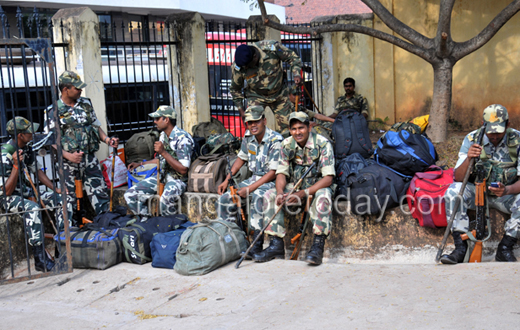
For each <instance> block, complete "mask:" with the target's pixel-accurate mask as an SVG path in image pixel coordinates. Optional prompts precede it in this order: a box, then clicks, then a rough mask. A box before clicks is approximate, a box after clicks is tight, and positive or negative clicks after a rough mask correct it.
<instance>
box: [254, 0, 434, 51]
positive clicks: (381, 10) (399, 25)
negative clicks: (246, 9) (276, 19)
mask: <svg viewBox="0 0 520 330" xmlns="http://www.w3.org/2000/svg"><path fill="white" fill-rule="evenodd" d="M361 1H362V2H363V3H364V4H365V5H367V6H368V7H369V8H370V9H372V11H373V12H374V13H375V14H376V15H377V17H379V19H381V21H382V22H383V23H385V25H386V26H388V27H389V28H390V29H391V30H392V31H394V32H395V33H397V34H399V35H400V36H401V37H403V38H405V39H406V40H408V41H410V42H411V43H413V44H414V45H416V46H419V47H422V48H431V47H432V46H433V43H432V39H430V38H427V37H425V36H424V35H422V34H420V33H419V32H417V31H415V30H414V29H412V28H411V27H409V26H408V25H406V24H404V23H403V22H401V21H400V20H399V19H397V18H396V17H395V16H394V15H392V14H391V13H390V12H389V11H388V10H387V9H386V8H385V6H383V5H382V4H381V2H379V1H378V0H361ZM262 2H263V0H262Z"/></svg>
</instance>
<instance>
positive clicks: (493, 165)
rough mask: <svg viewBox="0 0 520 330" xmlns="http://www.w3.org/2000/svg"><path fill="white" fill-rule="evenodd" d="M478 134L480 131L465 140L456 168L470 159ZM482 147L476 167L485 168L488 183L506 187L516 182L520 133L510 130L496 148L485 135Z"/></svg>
mask: <svg viewBox="0 0 520 330" xmlns="http://www.w3.org/2000/svg"><path fill="white" fill-rule="evenodd" d="M478 132H479V130H475V131H473V132H471V133H469V134H468V135H466V137H465V138H464V141H463V142H462V146H461V147H460V151H459V159H458V160H457V164H456V165H455V168H457V167H459V166H460V165H462V163H463V162H464V161H465V160H466V158H468V151H469V148H470V147H471V145H472V144H474V143H476V142H475V140H476V136H477V135H478ZM482 145H483V149H482V153H481V154H480V159H479V161H478V162H477V165H476V166H477V167H483V168H484V170H485V172H486V179H487V181H488V182H502V183H503V184H505V185H508V184H512V183H513V182H516V181H517V179H518V173H520V165H519V164H518V152H519V149H520V132H519V131H517V130H515V129H512V128H508V129H507V133H506V135H505V136H504V138H503V139H502V141H500V143H499V144H498V146H496V147H495V146H494V145H493V144H492V143H491V142H490V141H489V139H488V137H487V136H486V135H485V134H484V137H483V139H482ZM473 179H474V178H473Z"/></svg>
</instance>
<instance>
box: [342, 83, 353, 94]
mask: <svg viewBox="0 0 520 330" xmlns="http://www.w3.org/2000/svg"><path fill="white" fill-rule="evenodd" d="M343 87H344V88H345V94H347V95H354V89H355V87H354V85H353V84H352V83H351V82H348V83H346V84H345V85H343Z"/></svg>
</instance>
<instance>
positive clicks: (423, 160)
mask: <svg viewBox="0 0 520 330" xmlns="http://www.w3.org/2000/svg"><path fill="white" fill-rule="evenodd" d="M438 158H439V157H438V155H437V151H436V150H435V147H434V146H433V143H432V142H431V141H430V140H429V139H428V138H427V137H426V136H424V135H422V134H412V133H410V132H408V131H405V130H402V131H400V132H392V131H389V132H386V134H385V135H384V136H383V137H381V139H379V141H377V147H376V150H375V152H374V159H375V160H376V162H377V163H378V164H381V165H385V166H388V167H389V168H391V169H392V170H394V171H396V172H398V174H401V175H403V176H408V177H410V178H411V177H412V176H414V174H415V173H417V172H424V171H426V170H427V169H428V167H430V166H431V165H433V164H435V162H436V161H437V160H438Z"/></svg>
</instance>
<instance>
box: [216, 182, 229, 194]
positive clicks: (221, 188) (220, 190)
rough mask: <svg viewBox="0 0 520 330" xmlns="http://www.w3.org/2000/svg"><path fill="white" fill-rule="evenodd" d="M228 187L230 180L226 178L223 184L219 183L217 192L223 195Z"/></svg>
mask: <svg viewBox="0 0 520 330" xmlns="http://www.w3.org/2000/svg"><path fill="white" fill-rule="evenodd" d="M227 187H228V180H227V179H226V180H224V181H222V183H221V184H219V185H218V187H217V193H218V194H219V195H222V194H223V193H224V192H225V191H226V190H227Z"/></svg>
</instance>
